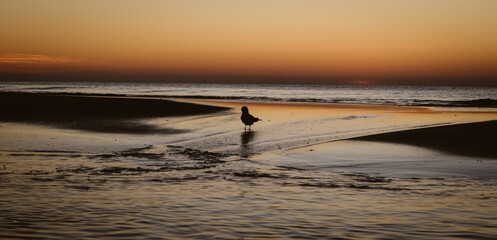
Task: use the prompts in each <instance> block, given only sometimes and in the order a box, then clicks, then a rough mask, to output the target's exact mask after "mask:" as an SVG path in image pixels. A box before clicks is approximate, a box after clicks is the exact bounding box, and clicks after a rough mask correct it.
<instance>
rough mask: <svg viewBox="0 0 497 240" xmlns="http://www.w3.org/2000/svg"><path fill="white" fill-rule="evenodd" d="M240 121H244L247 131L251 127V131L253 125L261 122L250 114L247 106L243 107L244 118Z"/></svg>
mask: <svg viewBox="0 0 497 240" xmlns="http://www.w3.org/2000/svg"><path fill="white" fill-rule="evenodd" d="M240 119H242V122H243V123H244V124H245V130H247V126H249V130H250V126H251V125H252V124H254V123H255V122H258V121H259V120H261V119H259V118H256V117H254V116H252V115H250V113H249V112H248V108H247V107H246V106H243V107H242V117H241V118H240Z"/></svg>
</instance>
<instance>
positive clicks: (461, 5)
mask: <svg viewBox="0 0 497 240" xmlns="http://www.w3.org/2000/svg"><path fill="white" fill-rule="evenodd" d="M496 12H497V1H493V0H472V1H470V0H416V1H399V0H375V1H373V0H370V1H365V0H356V1H346V0H344V1H330V0H313V1H305V0H301V1H296V0H265V1H262V0H261V1H256V0H253V1H233V0H209V1H207V0H189V1H183V0H181V1H180V0H178V1H162V0H149V1H130V0H105V1H97V0H85V1H66V0H57V1H56V0H43V1H39V0H23V1H14V0H12V1H6V0H5V1H3V0H0V36H1V37H0V77H1V78H2V80H4V79H5V80H17V79H23V80H26V79H30V80H37V78H40V79H43V80H47V79H50V77H53V76H59V78H60V79H63V80H71V79H77V80H101V79H103V80H105V79H112V80H119V78H121V77H122V79H123V80H126V79H125V78H126V76H128V77H129V76H133V78H130V79H134V80H136V79H139V80H143V81H147V80H154V81H183V80H188V79H197V80H199V81H202V79H203V80H205V81H225V82H226V81H228V82H229V81H233V82H240V81H258V82H261V81H262V82H264V81H270V82H275V81H287V82H291V81H293V80H292V79H298V80H295V81H300V82H306V81H307V80H312V81H316V82H319V83H330V84H333V83H339V84H343V83H350V84H354V83H366V84H367V83H369V84H444V85H445V84H449V85H497V27H496V26H497V14H495V13H496ZM44 76H45V77H44ZM60 76H63V77H60ZM102 76H103V77H102ZM112 76H114V77H112ZM151 76H153V78H152V77H151ZM92 78H94V79H92ZM128 80H129V79H128Z"/></svg>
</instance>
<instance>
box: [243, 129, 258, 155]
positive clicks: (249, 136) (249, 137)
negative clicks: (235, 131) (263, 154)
mask: <svg viewBox="0 0 497 240" xmlns="http://www.w3.org/2000/svg"><path fill="white" fill-rule="evenodd" d="M254 136H255V132H253V131H243V132H242V134H241V135H240V138H241V144H240V156H241V157H243V158H247V157H249V156H250V155H251V154H252V145H250V144H249V143H250V142H251V141H253V140H254Z"/></svg>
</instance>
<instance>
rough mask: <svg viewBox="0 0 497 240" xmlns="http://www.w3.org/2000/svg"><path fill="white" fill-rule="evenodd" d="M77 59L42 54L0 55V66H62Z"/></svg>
mask: <svg viewBox="0 0 497 240" xmlns="http://www.w3.org/2000/svg"><path fill="white" fill-rule="evenodd" d="M76 61H77V59H72V58H67V57H58V56H49V55H42V54H24V53H0V64H64V63H72V62H76Z"/></svg>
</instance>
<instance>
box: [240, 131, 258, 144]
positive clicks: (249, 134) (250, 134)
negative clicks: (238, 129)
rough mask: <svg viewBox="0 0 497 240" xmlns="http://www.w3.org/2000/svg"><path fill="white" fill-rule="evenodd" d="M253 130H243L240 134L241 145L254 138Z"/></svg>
mask: <svg viewBox="0 0 497 240" xmlns="http://www.w3.org/2000/svg"><path fill="white" fill-rule="evenodd" d="M254 135H255V132H254V131H244V132H243V133H242V134H241V138H242V146H245V145H247V144H248V143H249V142H251V141H252V140H253V139H254Z"/></svg>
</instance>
